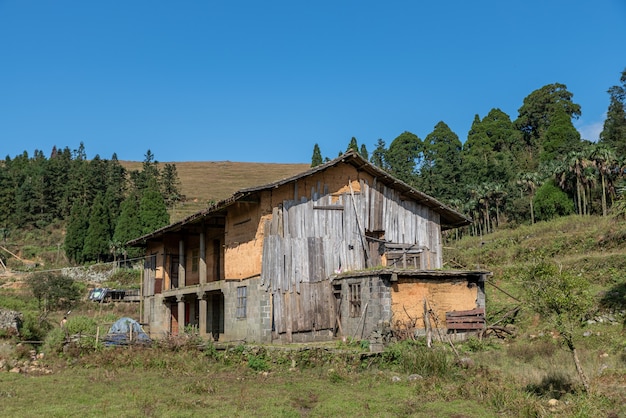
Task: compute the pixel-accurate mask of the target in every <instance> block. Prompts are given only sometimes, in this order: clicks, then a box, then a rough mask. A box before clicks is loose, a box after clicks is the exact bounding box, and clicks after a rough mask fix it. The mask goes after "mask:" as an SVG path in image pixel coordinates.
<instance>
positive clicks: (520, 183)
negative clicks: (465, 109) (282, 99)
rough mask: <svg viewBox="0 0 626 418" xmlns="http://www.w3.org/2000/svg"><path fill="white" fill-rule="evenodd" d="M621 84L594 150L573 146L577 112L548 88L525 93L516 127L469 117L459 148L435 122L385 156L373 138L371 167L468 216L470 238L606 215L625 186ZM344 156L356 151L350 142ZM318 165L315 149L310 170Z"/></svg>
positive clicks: (401, 139) (625, 79)
mask: <svg viewBox="0 0 626 418" xmlns="http://www.w3.org/2000/svg"><path fill="white" fill-rule="evenodd" d="M620 83H621V85H616V86H613V87H611V88H610V89H609V90H608V93H609V95H610V105H609V109H608V112H607V119H606V121H605V124H604V129H603V131H602V133H601V135H600V140H599V142H597V143H592V142H590V141H587V140H584V139H582V138H581V137H580V134H579V133H578V131H577V130H576V128H575V127H574V124H573V120H575V119H577V118H578V117H580V115H581V112H582V111H581V107H580V105H578V104H577V103H575V102H574V100H573V96H574V95H573V94H572V93H571V92H569V91H568V90H567V86H565V85H564V84H560V83H553V84H548V85H546V86H543V87H541V88H540V89H537V90H535V91H533V92H531V93H530V94H529V95H528V96H527V97H526V98H525V99H524V101H523V104H522V106H521V107H520V108H519V111H518V112H519V113H518V116H517V119H515V120H511V118H510V116H509V115H507V114H506V113H504V112H503V111H501V110H500V109H498V108H494V109H492V110H491V111H489V113H488V114H487V115H486V116H484V117H483V118H482V119H481V118H480V117H479V116H478V115H476V116H475V117H474V122H473V123H472V127H471V129H470V131H469V132H468V133H467V137H466V138H465V141H463V142H461V140H460V139H459V137H458V135H457V134H456V133H454V132H453V131H452V130H451V129H450V128H449V127H448V125H446V124H445V123H444V122H443V121H441V122H439V123H437V125H436V126H435V127H434V129H433V131H432V132H431V133H429V134H428V135H426V137H425V138H424V139H423V140H422V139H420V138H419V137H418V136H417V135H415V134H413V133H411V132H403V133H402V134H400V135H399V136H398V137H397V138H395V139H394V140H393V141H391V143H390V144H389V146H388V147H387V145H386V142H385V141H384V140H383V139H379V140H378V143H377V146H376V149H375V150H374V152H373V153H372V155H371V157H370V158H369V161H370V162H372V163H373V164H374V165H376V166H378V167H380V168H382V169H384V170H386V171H388V172H390V173H391V174H393V175H394V176H396V177H398V178H399V179H401V180H403V181H404V182H406V183H408V184H410V185H412V186H414V187H416V188H417V189H419V190H421V191H423V192H425V193H427V194H429V195H431V196H433V197H435V198H437V199H439V200H441V201H443V202H445V203H447V204H448V205H450V206H451V207H453V208H455V209H457V210H458V211H460V212H462V213H465V214H468V215H470V216H471V217H472V218H473V219H474V220H475V223H474V225H472V226H470V227H467V228H466V232H468V233H470V234H473V235H485V234H489V233H490V232H492V231H494V230H496V229H497V228H500V227H502V226H504V225H508V226H511V225H519V224H523V223H534V222H535V221H537V220H548V219H553V218H555V217H558V216H564V215H569V214H570V213H578V214H581V215H582V214H601V215H603V216H606V215H607V214H608V211H609V210H610V209H611V207H615V203H616V202H617V201H618V200H620V199H623V193H624V190H625V187H624V186H626V184H625V181H624V177H625V174H626V171H625V168H624V167H626V70H624V71H623V72H622V76H621V78H620ZM348 149H354V150H356V151H357V152H358V151H359V147H358V143H357V141H356V139H355V138H354V137H353V138H352V139H351V141H350V144H349V145H348ZM361 155H362V156H363V157H364V158H366V159H368V155H367V151H365V152H364V153H361ZM322 161H323V159H322V157H321V152H320V149H319V146H318V145H317V144H315V147H314V150H313V158H312V165H314V166H315V165H318V164H321V162H322Z"/></svg>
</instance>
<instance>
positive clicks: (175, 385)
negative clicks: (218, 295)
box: [0, 216, 626, 418]
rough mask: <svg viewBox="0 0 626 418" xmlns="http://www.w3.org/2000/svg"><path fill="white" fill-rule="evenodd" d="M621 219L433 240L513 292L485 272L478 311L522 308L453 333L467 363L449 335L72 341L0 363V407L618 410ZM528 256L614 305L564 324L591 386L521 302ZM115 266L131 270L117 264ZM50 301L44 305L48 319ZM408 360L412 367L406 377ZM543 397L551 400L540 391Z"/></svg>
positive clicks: (90, 411)
mask: <svg viewBox="0 0 626 418" xmlns="http://www.w3.org/2000/svg"><path fill="white" fill-rule="evenodd" d="M624 231H626V223H625V222H623V221H617V220H614V219H610V218H607V219H604V218H598V217H578V216H571V217H567V218H562V219H559V220H556V221H553V222H549V223H540V224H536V225H533V226H522V227H519V228H517V229H509V230H506V229H505V230H501V231H497V232H495V233H493V234H491V235H488V236H485V237H482V238H476V237H467V238H464V239H462V240H460V241H457V242H451V243H450V242H448V243H446V250H445V258H446V260H447V264H448V265H453V264H454V263H457V264H458V265H461V266H464V267H468V268H474V267H475V266H476V265H480V266H481V267H483V268H486V269H488V270H491V271H493V272H494V275H493V277H492V278H491V279H490V283H493V284H495V285H496V286H498V288H500V289H502V290H504V291H506V292H508V293H510V294H511V295H513V296H514V297H516V298H518V299H520V301H518V300H515V299H513V298H511V297H510V296H508V295H506V294H505V293H504V292H501V291H500V290H499V289H497V288H496V287H494V286H492V285H491V284H487V285H486V292H487V315H488V322H489V323H492V322H494V321H497V320H499V319H500V318H502V317H503V316H504V314H506V313H507V312H509V311H510V310H511V309H513V308H514V307H517V306H519V307H520V308H521V309H520V311H519V312H518V314H517V315H515V316H514V317H511V318H510V319H509V320H507V321H503V322H501V324H502V325H504V324H508V326H509V327H511V329H514V330H515V334H514V336H513V337H510V338H507V339H498V338H490V339H486V340H478V339H471V340H469V341H467V342H465V343H457V344H455V348H456V349H457V350H458V351H459V353H460V355H461V357H468V358H470V359H471V360H472V362H473V366H470V367H467V368H466V367H462V366H460V365H459V364H457V362H456V358H455V356H454V354H453V351H452V349H451V347H450V346H449V345H447V344H440V343H439V344H436V345H435V349H434V350H429V349H427V348H426V347H425V344H423V343H422V342H421V341H418V342H417V343H413V342H405V343H403V344H399V345H397V346H393V347H390V348H388V349H387V352H386V353H385V354H384V355H383V356H381V357H367V356H366V357H363V358H362V357H361V356H362V354H363V353H364V352H365V350H363V347H361V344H360V342H358V341H355V342H350V343H346V344H344V343H341V342H334V343H331V344H328V345H324V346H321V347H315V348H311V349H308V350H305V349H302V348H301V347H299V348H297V349H295V348H294V349H293V350H292V351H287V350H285V347H283V346H279V347H272V346H263V347H258V346H257V347H254V346H244V345H239V346H233V347H231V348H230V349H229V350H226V351H218V350H205V351H204V352H200V351H197V349H196V346H197V341H195V340H189V341H172V342H164V343H163V344H160V345H158V346H156V347H154V348H152V349H144V350H137V349H121V350H108V349H98V350H96V351H93V349H91V348H87V349H85V348H83V349H82V350H81V349H79V348H74V349H72V350H69V351H68V352H66V353H65V354H62V355H61V356H60V357H56V356H54V355H47V356H46V357H45V358H44V360H43V361H44V362H45V363H47V364H48V367H50V368H51V369H52V370H54V372H53V373H52V374H49V375H36V374H26V375H23V374H20V375H18V374H14V373H8V372H6V371H4V372H0V405H1V406H0V416H26V417H28V416H53V417H54V416H63V417H65V416H133V417H134V416H155V417H161V416H207V415H208V416H235V417H238V416H278V417H281V416H284V417H301V416H307V417H328V416H384V417H387V416H399V417H404V416H406V417H432V416H443V417H457V418H461V417H490V416H494V417H495V416H498V417H500V416H510V417H518V416H540V417H543V416H578V417H591V416H616V417H618V416H626V390H625V388H626V335H625V331H624V320H625V319H624V315H623V314H622V313H621V312H622V311H624V310H625V309H626V273H624V271H626V270H625V268H626V261H625V260H626V246H624V245H623V241H624V236H626V234H625V233H624ZM538 256H544V257H548V258H549V259H552V260H554V261H556V262H558V263H560V264H561V265H562V266H563V268H566V269H569V270H571V271H573V272H575V273H576V274H580V275H585V277H586V278H588V279H589V280H590V281H591V282H592V283H593V287H592V289H593V297H594V300H595V301H596V302H597V304H596V306H597V311H596V312H595V313H594V315H595V314H598V315H601V314H606V313H607V312H614V314H615V316H616V318H617V319H618V322H616V323H606V322H605V323H596V324H589V325H585V326H583V327H581V328H580V329H578V330H577V331H576V334H575V341H576V345H577V348H578V351H579V357H580V359H581V362H582V367H583V369H584V370H585V372H586V374H587V375H588V377H589V380H590V383H591V393H590V394H584V393H583V392H582V386H581V384H580V381H579V379H578V375H577V373H576V370H575V368H574V365H573V362H572V359H571V353H570V352H569V351H568V350H567V349H565V348H564V347H563V345H562V344H561V342H560V339H559V338H558V335H557V334H555V333H554V331H553V330H552V329H550V328H549V326H548V325H547V324H546V323H544V322H543V321H542V319H541V318H539V317H537V316H536V315H535V314H534V313H533V312H531V311H530V310H528V309H527V308H526V306H525V304H524V301H523V295H524V292H523V288H522V286H521V282H520V280H519V276H520V274H521V272H523V271H524V269H526V268H527V267H528V266H529V265H530V263H532V262H533V261H534V259H535V258H536V257H538ZM457 264H454V265H455V266H457ZM118 279H119V281H120V283H122V282H124V283H126V282H128V283H131V282H134V281H135V277H134V276H133V275H130V274H128V277H126V275H124V277H118ZM12 280H13V278H6V279H3V282H4V283H5V284H7V285H11V284H13V283H11V281H12ZM0 304H2V305H4V306H7V307H12V308H14V309H17V310H23V311H27V312H32V311H33V310H35V309H36V304H35V303H34V302H33V300H32V298H29V297H28V295H26V294H24V293H23V289H21V290H20V288H19V287H15V286H11V287H10V288H3V289H1V290H0ZM137 309H138V307H137V306H136V305H115V304H105V305H104V306H102V305H98V304H88V303H84V304H82V305H81V306H79V307H77V308H76V309H75V310H74V311H73V313H72V315H84V316H86V317H88V318H94V320H96V321H97V322H98V323H99V324H104V323H108V322H112V321H113V320H114V319H115V318H117V317H119V316H131V317H135V318H136V317H137ZM60 314H61V313H55V314H54V315H52V316H51V317H50V322H51V323H52V324H53V325H54V326H57V325H56V324H58V319H60V317H59V315H60ZM55 315H56V316H55ZM103 326H104V325H103ZM10 341H11V340H6V339H5V340H0V343H7V342H10ZM0 348H1V350H0V358H2V359H5V360H6V361H8V362H9V363H7V364H5V366H4V368H5V370H8V369H9V368H10V367H9V365H11V364H12V363H11V362H15V361H17V359H18V358H23V357H25V356H26V357H27V354H28V350H27V349H26V348H21V349H19V350H17V349H11V348H10V347H7V345H6V344H0ZM293 364H295V367H293ZM412 373H418V374H420V375H421V376H422V378H421V379H416V380H413V381H411V382H409V381H408V376H409V375H410V374H412ZM394 376H395V377H399V378H400V380H399V381H398V382H394V381H393V377H394ZM551 398H554V399H558V403H557V404H556V405H554V406H551V405H549V404H548V401H549V400H550V399H551Z"/></svg>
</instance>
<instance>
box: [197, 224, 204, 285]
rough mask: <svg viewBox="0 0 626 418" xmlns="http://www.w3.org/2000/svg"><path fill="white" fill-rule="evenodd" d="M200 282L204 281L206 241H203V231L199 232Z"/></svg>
mask: <svg viewBox="0 0 626 418" xmlns="http://www.w3.org/2000/svg"><path fill="white" fill-rule="evenodd" d="M199 264H200V265H199V266H198V268H199V269H200V284H205V283H206V243H205V241H204V231H202V232H200V261H199Z"/></svg>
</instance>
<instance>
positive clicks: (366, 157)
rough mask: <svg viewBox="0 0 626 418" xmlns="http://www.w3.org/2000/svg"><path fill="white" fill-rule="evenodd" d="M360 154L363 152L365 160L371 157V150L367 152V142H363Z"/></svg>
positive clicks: (362, 155)
mask: <svg viewBox="0 0 626 418" xmlns="http://www.w3.org/2000/svg"><path fill="white" fill-rule="evenodd" d="M359 154H361V157H363V158H364V159H365V160H369V159H370V154H369V152H367V147H366V146H365V144H361V149H360V150H359Z"/></svg>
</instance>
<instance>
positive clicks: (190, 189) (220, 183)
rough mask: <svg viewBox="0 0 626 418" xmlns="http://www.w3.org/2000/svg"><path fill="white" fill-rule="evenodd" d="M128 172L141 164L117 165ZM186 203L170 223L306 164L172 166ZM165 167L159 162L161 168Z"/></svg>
mask: <svg viewBox="0 0 626 418" xmlns="http://www.w3.org/2000/svg"><path fill="white" fill-rule="evenodd" d="M120 164H122V166H124V168H126V169H127V170H141V167H142V163H141V162H136V161H120ZM170 164H175V165H176V171H177V172H178V177H179V178H180V182H181V192H182V193H183V195H185V197H186V201H185V202H183V203H181V204H180V205H177V206H176V207H175V208H174V210H172V212H171V214H170V215H171V218H172V219H171V220H172V221H175V220H177V219H181V218H184V217H185V216H188V215H191V214H193V213H195V212H197V211H199V210H201V209H203V208H205V207H206V206H207V205H208V203H209V202H217V201H220V200H222V199H226V198H227V197H229V196H231V195H232V194H233V193H235V192H236V191H238V190H241V189H245V188H248V187H253V186H261V185H264V184H268V183H272V182H275V181H278V180H281V179H284V178H287V177H291V176H293V175H295V174H298V173H301V172H303V171H306V170H308V169H309V168H310V165H309V164H278V163H239V162H232V161H201V162H198V161H193V162H189V161H187V162H172V163H170ZM164 165H165V163H163V162H160V163H159V166H160V167H161V168H163V166H164Z"/></svg>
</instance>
